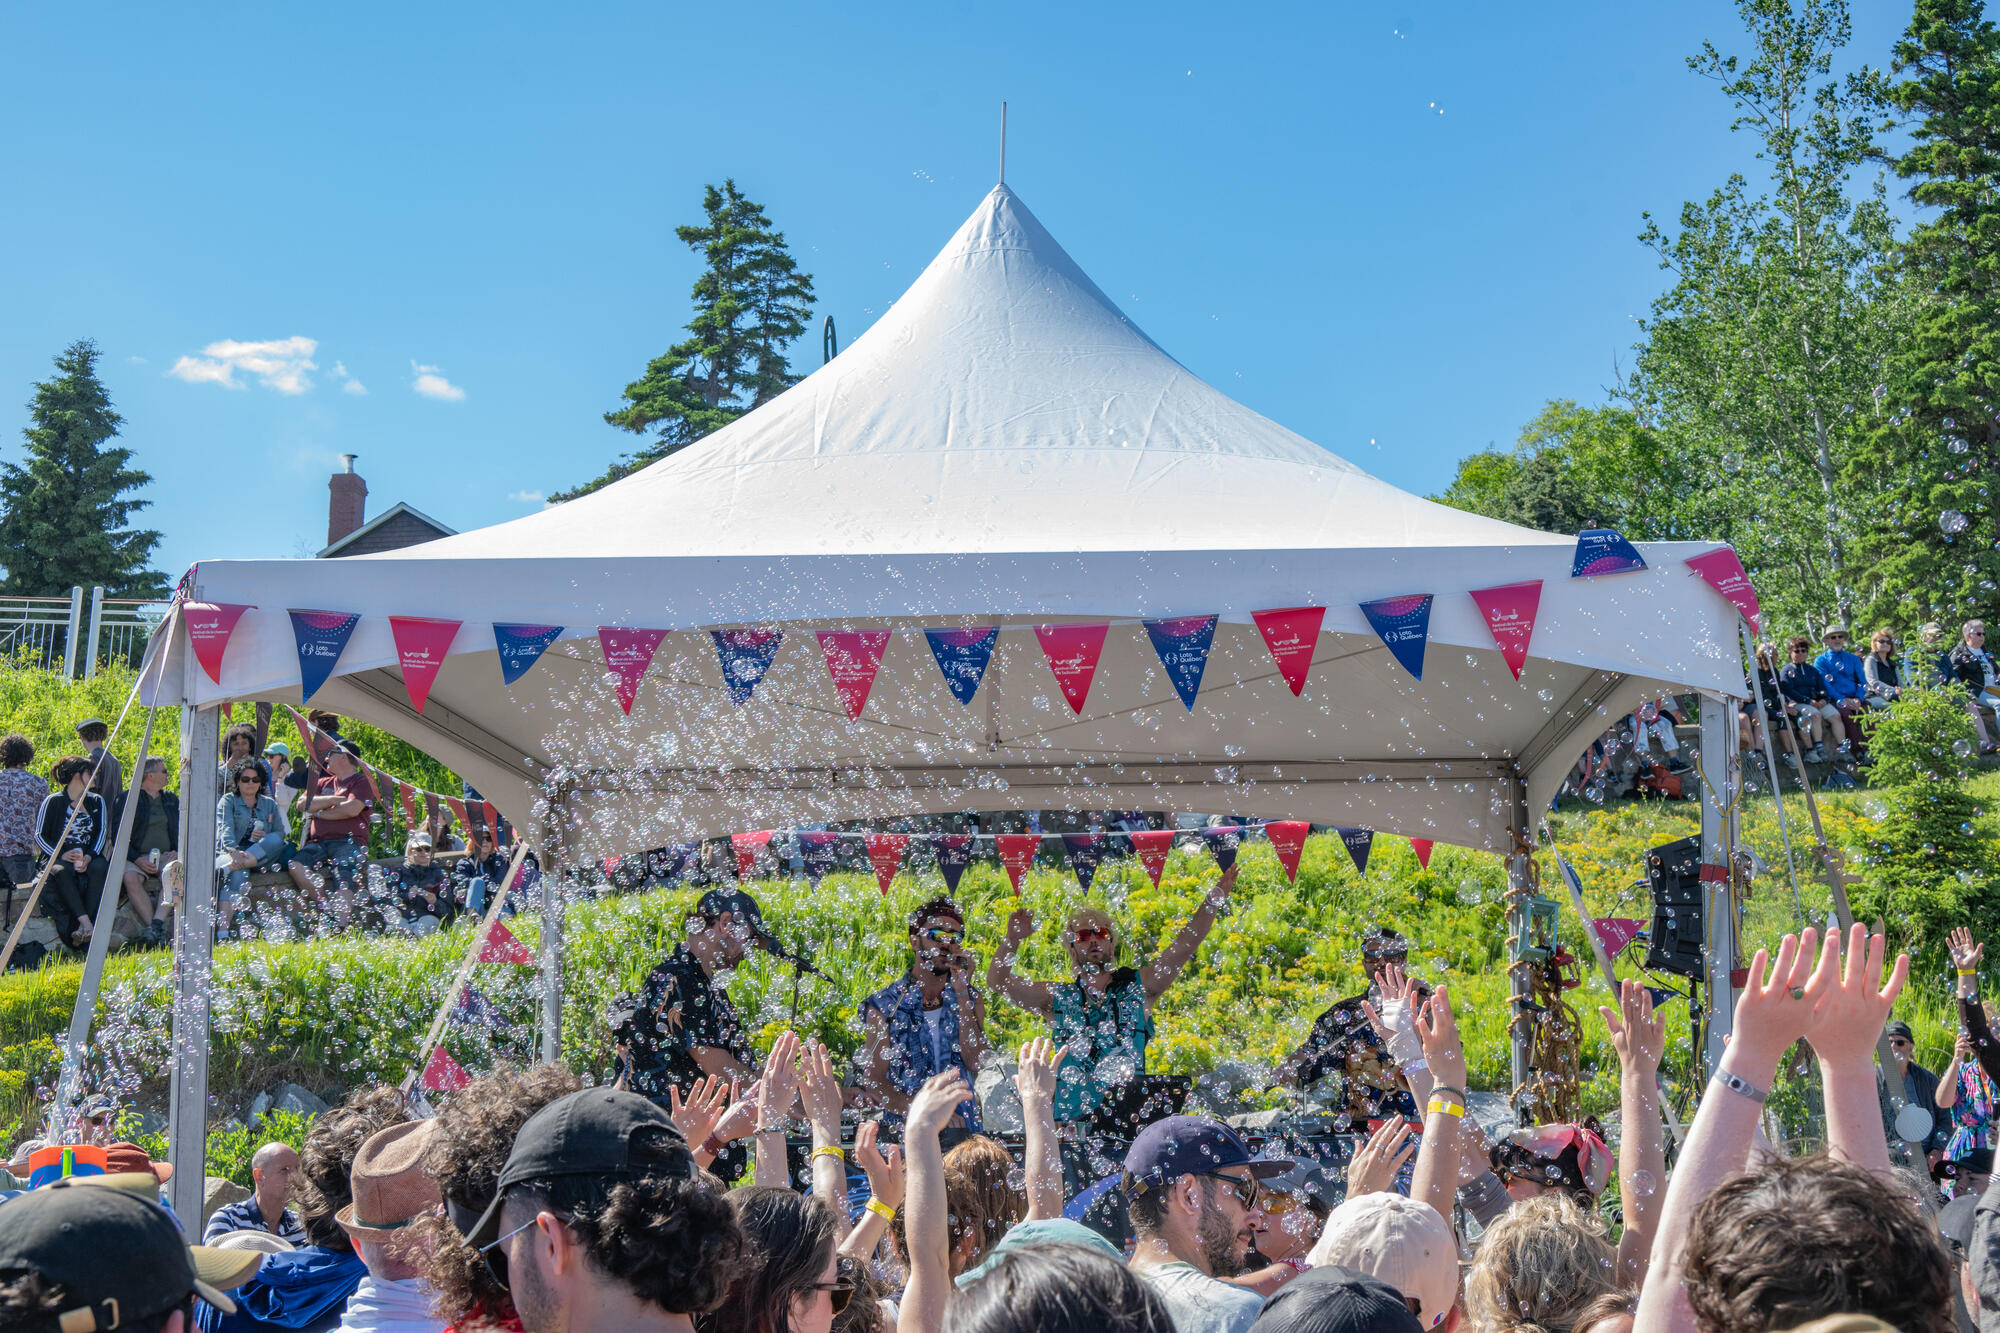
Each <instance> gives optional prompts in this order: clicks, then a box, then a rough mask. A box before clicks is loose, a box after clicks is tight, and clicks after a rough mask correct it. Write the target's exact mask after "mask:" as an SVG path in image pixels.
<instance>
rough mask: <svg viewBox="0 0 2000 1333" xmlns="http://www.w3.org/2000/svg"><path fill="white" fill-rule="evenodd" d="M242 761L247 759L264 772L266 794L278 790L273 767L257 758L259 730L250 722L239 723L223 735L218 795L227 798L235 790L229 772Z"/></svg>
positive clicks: (217, 776) (217, 772)
mask: <svg viewBox="0 0 2000 1333" xmlns="http://www.w3.org/2000/svg"><path fill="white" fill-rule="evenodd" d="M240 759H247V760H249V761H250V762H251V763H253V764H255V765H257V767H259V768H261V769H263V770H264V790H265V791H266V792H272V791H275V790H276V789H277V778H276V776H275V774H274V773H273V772H272V769H271V765H270V764H269V763H268V762H266V761H265V760H263V759H260V758H258V757H257V728H255V727H253V726H251V725H250V724H249V723H248V722H238V723H237V724H236V725H235V726H233V727H231V728H230V729H229V730H227V731H225V732H223V733H222V762H221V763H219V764H217V765H216V778H217V780H218V783H219V786H218V789H217V791H216V795H218V796H226V795H228V794H229V793H230V791H231V790H233V784H231V782H230V781H229V770H230V769H231V768H233V767H235V766H236V762H237V761H238V760H240Z"/></svg>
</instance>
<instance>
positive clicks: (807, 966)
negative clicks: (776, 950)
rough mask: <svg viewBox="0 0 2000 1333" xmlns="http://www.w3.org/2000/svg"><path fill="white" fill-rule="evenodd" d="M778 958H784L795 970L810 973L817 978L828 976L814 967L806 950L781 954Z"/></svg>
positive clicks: (795, 950)
mask: <svg viewBox="0 0 2000 1333" xmlns="http://www.w3.org/2000/svg"><path fill="white" fill-rule="evenodd" d="M778 956H779V957H780V958H783V959H784V960H785V961H787V962H789V963H790V964H791V965H792V966H793V967H794V968H796V969H797V970H798V971H800V972H808V973H811V974H812V975H813V976H816V977H825V976H826V973H824V972H822V971H820V970H819V968H818V967H816V966H814V964H813V960H812V957H811V955H809V954H807V953H806V951H805V950H804V949H794V950H792V951H791V952H790V953H782V954H779V955H778Z"/></svg>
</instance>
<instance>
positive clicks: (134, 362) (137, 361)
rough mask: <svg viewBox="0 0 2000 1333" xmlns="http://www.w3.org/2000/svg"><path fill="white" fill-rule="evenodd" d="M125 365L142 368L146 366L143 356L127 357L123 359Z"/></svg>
mask: <svg viewBox="0 0 2000 1333" xmlns="http://www.w3.org/2000/svg"><path fill="white" fill-rule="evenodd" d="M125 364H126V365H128V366H143V365H145V364H146V358H145V357H143V356H128V357H126V358H125Z"/></svg>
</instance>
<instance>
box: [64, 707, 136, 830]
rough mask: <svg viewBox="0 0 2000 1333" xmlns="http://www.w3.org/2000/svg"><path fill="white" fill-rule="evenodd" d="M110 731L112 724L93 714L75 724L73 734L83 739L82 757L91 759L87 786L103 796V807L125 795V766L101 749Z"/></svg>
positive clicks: (107, 806)
mask: <svg viewBox="0 0 2000 1333" xmlns="http://www.w3.org/2000/svg"><path fill="white" fill-rule="evenodd" d="M110 735H111V728H109V727H107V726H105V725H104V723H103V722H102V721H100V720H99V719H97V718H94V717H92V718H85V719H84V720H83V721H81V722H79V723H77V724H76V738H77V739H78V740H79V741H81V742H83V757H84V758H85V759H86V760H88V761H89V763H90V772H91V777H90V789H91V790H92V791H94V792H96V793H97V794H98V795H99V796H102V797H103V798H104V805H105V808H106V809H109V808H110V807H112V806H114V805H117V804H118V802H119V801H121V800H123V799H124V796H125V769H124V767H123V766H122V765H121V764H119V762H118V756H117V755H115V754H108V753H106V752H105V749H104V744H105V742H106V740H108V739H109V738H110Z"/></svg>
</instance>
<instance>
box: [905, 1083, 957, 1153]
mask: <svg viewBox="0 0 2000 1333" xmlns="http://www.w3.org/2000/svg"><path fill="white" fill-rule="evenodd" d="M971 1095H972V1089H971V1088H968V1087H966V1086H965V1075H964V1074H962V1073H960V1072H959V1071H958V1070H956V1069H947V1070H945V1071H944V1072H943V1073H942V1074H933V1075H931V1076H930V1077H929V1078H928V1079H926V1080H924V1086H923V1087H921V1088H919V1089H917V1095H916V1096H915V1097H912V1098H911V1099H910V1110H909V1113H908V1115H907V1116H906V1117H905V1120H906V1122H907V1124H908V1129H907V1130H906V1131H905V1132H904V1137H905V1138H908V1137H910V1136H911V1135H914V1134H927V1135H930V1136H932V1137H935V1136H936V1135H937V1133H938V1131H939V1130H941V1129H943V1128H944V1127H945V1123H946V1122H947V1121H949V1120H950V1119H951V1118H952V1116H953V1115H954V1114H956V1113H957V1111H958V1104H959V1103H960V1102H962V1101H964V1100H965V1099H966V1098H968V1097H970V1096H971Z"/></svg>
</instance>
